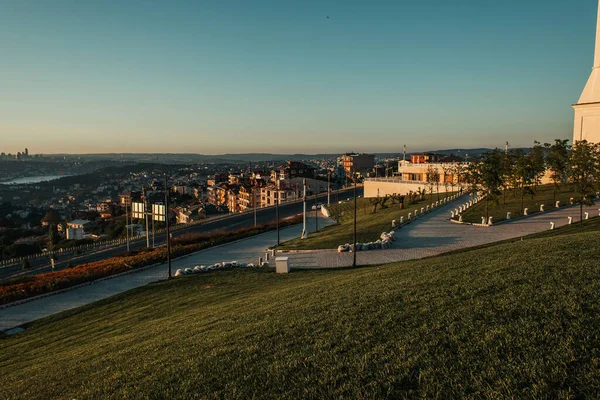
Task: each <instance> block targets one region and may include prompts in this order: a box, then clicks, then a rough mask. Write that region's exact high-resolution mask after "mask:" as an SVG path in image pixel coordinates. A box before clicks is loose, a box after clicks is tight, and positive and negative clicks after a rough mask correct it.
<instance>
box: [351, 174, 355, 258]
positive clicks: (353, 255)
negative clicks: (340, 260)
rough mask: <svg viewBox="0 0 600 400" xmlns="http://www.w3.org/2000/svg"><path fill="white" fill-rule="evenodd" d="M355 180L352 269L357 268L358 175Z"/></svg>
mask: <svg viewBox="0 0 600 400" xmlns="http://www.w3.org/2000/svg"><path fill="white" fill-rule="evenodd" d="M353 178H354V236H353V242H354V245H353V246H352V257H353V259H352V267H353V268H356V175H354V176H353Z"/></svg>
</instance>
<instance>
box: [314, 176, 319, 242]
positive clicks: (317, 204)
mask: <svg viewBox="0 0 600 400" xmlns="http://www.w3.org/2000/svg"><path fill="white" fill-rule="evenodd" d="M318 198H319V181H318V180H317V170H316V169H315V232H319V210H318V208H319V201H318Z"/></svg>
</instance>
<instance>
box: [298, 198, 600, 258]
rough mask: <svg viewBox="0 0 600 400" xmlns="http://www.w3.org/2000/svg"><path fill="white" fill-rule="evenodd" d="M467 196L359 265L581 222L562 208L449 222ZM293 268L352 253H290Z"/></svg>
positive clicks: (592, 211)
mask: <svg viewBox="0 0 600 400" xmlns="http://www.w3.org/2000/svg"><path fill="white" fill-rule="evenodd" d="M465 199H468V197H467V196H463V198H462V199H459V200H457V201H455V202H454V203H450V204H447V205H445V206H442V207H440V208H438V209H436V210H435V211H433V212H431V213H429V214H426V215H424V216H422V217H421V218H420V219H419V220H417V221H415V222H414V223H412V224H409V225H406V226H405V227H403V228H401V229H399V230H397V231H396V235H395V239H396V240H395V241H394V242H393V245H392V247H391V248H390V249H387V250H371V251H364V252H358V253H356V262H357V264H358V265H377V264H385V263H391V262H397V261H405V260H414V259H418V258H424V257H429V256H434V255H438V254H441V253H445V252H448V251H452V250H458V249H463V248H467V247H473V246H479V245H483V244H488V243H493V242H498V241H502V240H506V239H513V238H517V237H522V236H526V235H529V234H532V233H537V232H542V231H545V230H548V229H550V222H554V223H555V226H556V227H557V228H558V227H560V226H563V225H567V224H568V217H572V218H573V223H576V222H579V207H568V208H562V209H558V210H555V211H550V212H546V213H541V214H534V215H532V216H530V217H527V218H522V219H517V220H512V221H507V222H503V223H501V224H498V225H495V226H491V227H482V226H473V225H466V224H454V223H451V222H449V219H450V212H451V210H454V209H455V208H456V207H457V204H463V203H464V202H465ZM598 210H599V206H598V205H596V206H590V207H585V208H584V212H586V211H587V212H589V215H590V217H593V216H598V213H599V211H598ZM289 257H290V265H291V266H292V267H295V268H315V267H321V268H337V267H349V266H351V265H352V258H353V255H352V253H337V252H335V251H330V252H319V253H317V252H315V253H292V254H289Z"/></svg>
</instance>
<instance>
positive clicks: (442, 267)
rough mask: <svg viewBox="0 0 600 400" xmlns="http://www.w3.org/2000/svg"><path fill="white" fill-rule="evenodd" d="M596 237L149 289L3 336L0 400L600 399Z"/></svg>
mask: <svg viewBox="0 0 600 400" xmlns="http://www.w3.org/2000/svg"><path fill="white" fill-rule="evenodd" d="M599 222H600V219H598V218H596V219H594V220H590V221H587V222H586V224H585V225H584V227H585V228H586V229H583V231H582V230H581V229H579V230H577V229H576V227H573V226H571V227H568V228H566V229H564V230H563V228H561V229H558V230H556V231H553V232H552V233H551V235H553V236H551V237H538V238H532V239H528V240H525V241H517V242H512V243H504V244H501V245H496V246H490V247H487V248H481V249H477V250H470V251H462V252H460V253H457V254H450V255H444V256H439V257H434V258H429V259H423V260H418V261H411V262H403V263H398V264H391V265H386V266H383V267H370V268H359V269H355V270H352V269H346V270H328V271H301V272H299V271H298V272H296V271H295V272H293V273H291V274H289V275H284V276H278V275H276V274H274V273H273V272H267V271H248V270H246V271H244V270H233V271H222V272H218V273H209V274H205V275H191V276H187V277H184V278H181V279H176V280H173V281H169V282H160V283H156V284H151V285H148V286H145V287H142V288H139V289H136V290H133V291H130V292H128V293H126V294H122V295H119V296H114V297H112V298H110V299H106V300H104V301H101V302H98V303H95V304H94V305H90V306H86V307H82V308H79V309H76V310H73V311H69V312H65V313H61V314H58V315H56V316H53V317H49V318H45V319H43V320H40V321H37V322H34V323H32V324H30V325H29V326H28V327H27V329H26V331H25V332H23V333H21V334H18V335H15V336H3V337H0V376H2V384H1V385H0V398H3V399H5V398H6V399H11V398H22V399H33V398H78V399H81V398H92V399H93V398H97V399H106V398H114V399H122V398H140V399H142V398H144V399H145V398H170V399H175V398H240V399H246V398H319V399H321V398H417V397H418V398H444V399H450V398H465V397H467V398H573V397H575V396H583V395H584V397H585V398H598V397H599V396H600V363H599V361H598V360H599V359H600V340H599V338H598V335H599V332H600V290H599V289H600V263H598V261H597V260H598V257H599V256H600V254H599V253H600V251H599V248H598V246H591V245H590V243H595V241H596V240H597V236H598V228H599V226H600V224H599ZM544 234H545V235H548V234H550V233H547V232H544ZM581 398H583V397H581Z"/></svg>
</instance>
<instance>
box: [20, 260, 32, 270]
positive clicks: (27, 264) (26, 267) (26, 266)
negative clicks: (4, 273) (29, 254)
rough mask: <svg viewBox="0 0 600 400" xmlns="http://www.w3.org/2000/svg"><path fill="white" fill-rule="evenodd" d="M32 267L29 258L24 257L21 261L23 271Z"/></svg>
mask: <svg viewBox="0 0 600 400" xmlns="http://www.w3.org/2000/svg"><path fill="white" fill-rule="evenodd" d="M30 267H31V264H29V260H28V259H24V260H23V261H22V262H21V270H22V271H25V270H27V269H29V268H30Z"/></svg>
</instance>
